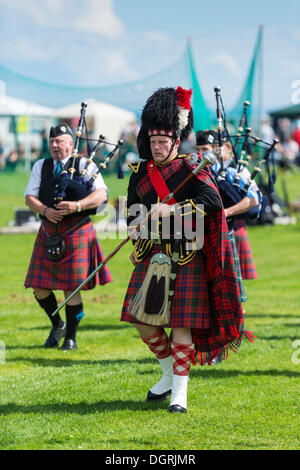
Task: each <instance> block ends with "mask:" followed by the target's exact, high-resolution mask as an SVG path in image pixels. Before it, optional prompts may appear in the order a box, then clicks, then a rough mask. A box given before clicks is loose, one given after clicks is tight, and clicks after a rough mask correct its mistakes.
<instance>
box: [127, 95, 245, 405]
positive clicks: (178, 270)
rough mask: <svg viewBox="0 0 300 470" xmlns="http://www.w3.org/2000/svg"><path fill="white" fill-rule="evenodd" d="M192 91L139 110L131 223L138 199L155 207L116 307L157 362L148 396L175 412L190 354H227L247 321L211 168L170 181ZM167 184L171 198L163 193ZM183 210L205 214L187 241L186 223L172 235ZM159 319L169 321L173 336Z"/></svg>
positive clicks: (154, 99)
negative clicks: (166, 402)
mask: <svg viewBox="0 0 300 470" xmlns="http://www.w3.org/2000/svg"><path fill="white" fill-rule="evenodd" d="M191 93H192V90H189V91H187V90H183V89H182V88H180V87H178V88H177V89H174V88H162V89H159V90H157V91H156V92H155V93H154V94H153V95H152V96H151V97H150V98H149V99H148V100H147V102H146V105H145V107H144V109H143V112H142V116H141V129H140V132H139V135H138V139H137V144H138V150H139V155H140V157H141V158H142V159H145V161H140V162H138V163H136V164H132V165H130V166H131V169H132V171H133V173H132V175H131V177H130V181H129V186H128V198H127V204H128V208H127V210H128V218H127V221H128V225H129V228H131V227H132V228H133V230H134V229H135V227H137V226H138V224H137V220H135V218H136V215H135V210H136V206H137V207H139V205H141V204H142V205H143V206H144V207H145V208H146V210H147V211H149V210H150V209H151V226H150V228H149V229H148V231H146V233H140V236H139V237H137V238H136V240H134V241H133V243H134V245H133V253H132V255H131V261H132V263H133V265H134V271H133V273H132V276H131V279H130V282H129V286H128V289H127V292H126V295H125V300H124V304H123V310H122V315H121V320H122V321H127V322H130V323H133V324H134V325H135V327H136V328H137V330H138V332H139V334H140V337H141V339H142V341H143V342H144V343H145V344H146V345H147V346H148V347H149V349H150V350H151V351H152V352H153V353H154V354H155V356H156V357H157V359H158V361H159V363H160V365H161V368H162V371H163V376H162V379H161V380H160V381H159V382H158V383H156V384H155V385H154V386H153V387H152V388H151V389H150V390H149V392H148V395H147V401H161V400H165V399H167V398H168V397H169V396H170V395H171V401H170V406H169V411H170V412H175V413H185V412H186V411H187V386H188V380H189V371H190V366H191V363H193V364H195V363H196V362H199V363H200V364H201V365H205V364H208V363H211V361H212V360H213V359H214V358H215V357H220V356H221V357H222V358H225V357H227V353H228V350H229V349H230V348H231V347H233V348H234V349H237V348H238V346H239V345H240V343H241V341H242V339H243V337H244V336H245V335H246V336H247V337H248V339H250V340H252V337H251V335H250V334H249V333H248V332H246V331H245V328H244V317H243V310H242V307H241V303H240V301H239V289H238V282H237V278H236V275H235V272H234V269H233V256H232V250H231V245H230V242H229V239H228V237H227V235H226V234H227V224H226V218H225V214H224V210H223V208H222V202H221V199H220V196H219V193H218V190H217V188H216V185H215V182H214V181H213V178H212V177H211V175H210V172H209V171H207V170H205V169H202V170H200V171H199V173H197V175H196V176H193V178H192V179H191V180H190V182H189V183H187V184H186V185H184V186H183V187H182V188H181V189H180V190H178V192H177V191H175V189H177V188H178V187H179V185H180V183H181V182H182V181H184V180H185V177H186V176H187V175H188V174H190V172H191V171H192V169H193V167H194V166H195V164H196V163H195V162H193V158H190V157H187V156H186V155H178V147H179V145H180V143H181V141H183V140H184V139H187V138H188V136H189V134H190V133H191V131H192V127H193V112H192V109H191V106H190V99H191ZM195 157H196V161H197V156H195ZM172 191H173V193H174V194H175V196H174V198H173V200H172V199H170V200H169V201H168V204H164V203H161V202H160V201H163V200H164V199H165V197H166V195H167V194H169V193H171V192H172ZM186 214H191V215H192V224H193V223H195V218H196V216H197V215H199V214H200V215H201V217H202V219H201V220H202V222H203V225H202V228H203V230H204V244H203V243H200V244H199V245H197V243H195V244H194V245H193V242H195V240H194V239H192V240H189V239H187V237H186V235H185V234H186V232H185V230H184V228H185V227H183V229H182V230H181V231H179V233H180V236H179V237H178V236H177V235H178V233H177V232H176V229H175V227H176V226H177V228H178V225H176V224H179V226H180V227H182V226H184V225H185V217H182V216H183V215H186ZM204 215H205V217H204V218H203V216H204ZM188 220H189V222H190V221H191V220H190V219H188ZM167 221H169V223H167ZM166 227H169V231H168V230H166ZM152 229H154V230H152ZM196 234H197V232H196ZM202 241H203V240H202ZM191 243H192V244H191ZM165 327H169V328H171V329H172V333H171V336H170V338H169V337H168V335H167V333H166V331H165V329H164V328H165Z"/></svg>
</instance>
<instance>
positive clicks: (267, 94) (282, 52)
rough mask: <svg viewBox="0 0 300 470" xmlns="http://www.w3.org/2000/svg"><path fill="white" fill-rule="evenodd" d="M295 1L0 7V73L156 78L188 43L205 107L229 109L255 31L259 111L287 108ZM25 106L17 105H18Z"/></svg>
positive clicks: (298, 58)
mask: <svg viewBox="0 0 300 470" xmlns="http://www.w3.org/2000/svg"><path fill="white" fill-rule="evenodd" d="M299 5H300V2H299V1H298V0H282V1H279V0H260V1H258V0H252V1H241V0H239V1H237V0H227V1H226V0H223V1H222V0H214V1H202V0H185V1H182V0H181V1H179V0H151V1H145V0H85V1H79V0H26V1H24V0H0V11H1V16H0V44H1V46H0V64H1V65H3V66H6V67H8V68H11V69H12V70H14V71H17V72H20V73H22V74H24V75H28V76H32V77H34V78H38V79H40V80H46V81H48V82H56V83H62V84H70V85H83V86H92V85H93V86H102V85H108V84H114V83H122V82H128V81H131V80H136V79H140V78H141V77H144V76H147V75H150V74H153V73H155V72H156V71H159V70H161V69H162V68H165V67H167V66H169V65H171V64H172V63H173V62H175V61H176V60H177V59H179V58H180V56H181V55H182V54H183V52H184V49H185V47H186V41H187V38H188V37H190V38H191V39H192V47H193V54H194V59H195V62H196V67H197V72H198V78H199V81H200V85H201V88H202V91H203V94H204V96H205V98H206V99H207V100H208V102H212V101H213V99H214V97H213V92H212V90H213V87H214V86H215V85H220V86H221V87H222V90H223V100H224V102H225V104H226V105H227V106H231V105H233V104H234V102H235V100H236V99H237V98H238V95H239V92H240V91H241V88H242V85H243V83H244V80H245V78H246V75H247V69H248V67H249V63H250V60H251V55H252V51H253V48H254V43H255V39H256V35H257V31H258V27H259V25H260V24H263V25H264V46H263V58H264V61H263V64H264V67H263V76H264V96H263V104H264V108H265V109H266V110H269V109H276V108H278V107H281V106H285V105H290V104H292V103H291V96H292V93H293V90H292V86H293V83H294V82H295V81H296V80H300V47H299V46H300V27H299V26H300V25H299V23H300V6H299ZM24 98H26V97H24Z"/></svg>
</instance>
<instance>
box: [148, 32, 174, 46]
mask: <svg viewBox="0 0 300 470" xmlns="http://www.w3.org/2000/svg"><path fill="white" fill-rule="evenodd" d="M145 38H146V39H147V40H148V41H151V42H154V43H156V44H163V45H164V44H167V43H168V42H169V36H167V35H166V34H164V33H161V32H157V31H147V32H146V33H145Z"/></svg>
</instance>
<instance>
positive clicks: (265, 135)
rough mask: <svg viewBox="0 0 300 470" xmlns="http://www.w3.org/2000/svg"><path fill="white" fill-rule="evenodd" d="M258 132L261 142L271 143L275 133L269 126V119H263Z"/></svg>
mask: <svg viewBox="0 0 300 470" xmlns="http://www.w3.org/2000/svg"><path fill="white" fill-rule="evenodd" d="M260 132H261V138H262V140H264V141H265V142H268V143H270V144H271V143H272V142H273V139H274V137H275V131H274V129H273V127H272V126H271V121H270V119H269V118H267V117H266V118H265V119H263V121H262V125H261V128H260Z"/></svg>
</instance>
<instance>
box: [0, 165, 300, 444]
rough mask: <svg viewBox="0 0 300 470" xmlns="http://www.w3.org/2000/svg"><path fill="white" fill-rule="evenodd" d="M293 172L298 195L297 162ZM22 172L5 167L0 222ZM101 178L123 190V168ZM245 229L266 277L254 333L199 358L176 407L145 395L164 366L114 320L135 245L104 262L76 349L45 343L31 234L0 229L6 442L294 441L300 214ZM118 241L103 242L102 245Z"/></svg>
mask: <svg viewBox="0 0 300 470" xmlns="http://www.w3.org/2000/svg"><path fill="white" fill-rule="evenodd" d="M286 179H287V181H288V189H289V193H290V197H291V198H295V197H297V196H298V195H299V194H300V189H298V188H300V185H299V183H300V176H299V174H295V175H288V176H287V177H286ZM26 180H27V176H26V175H23V174H15V175H9V176H4V175H3V174H0V199H1V211H0V226H3V225H6V224H7V222H8V221H9V220H12V219H13V208H14V207H16V206H23V205H24V203H23V196H22V195H23V192H24V187H25V185H26ZM106 181H107V184H108V186H109V187H110V188H111V197H112V198H114V197H117V195H118V194H122V195H124V194H125V192H126V185H127V182H126V180H123V181H122V182H121V184H122V186H121V187H119V186H117V185H118V184H119V182H117V181H116V180H113V178H108V179H107V180H106ZM119 188H121V189H119ZM249 236H250V240H251V245H252V248H253V252H254V257H255V261H256V266H257V271H258V276H259V277H258V279H257V280H254V281H248V282H246V283H245V285H246V291H247V294H248V302H247V304H246V309H247V313H246V327H247V329H249V330H250V331H253V332H254V334H255V335H256V340H255V342H254V344H253V345H251V344H250V343H248V342H244V343H243V344H242V346H241V348H240V350H239V353H238V354H237V355H235V354H232V355H231V356H230V357H229V359H228V360H227V361H224V362H222V363H220V364H218V365H216V366H211V367H200V366H196V367H192V369H191V374H190V376H191V380H190V384H189V397H188V413H187V414H186V415H175V416H174V415H173V414H170V413H168V411H167V407H168V404H167V403H166V402H165V403H160V404H148V403H146V401H145V397H146V394H147V391H148V389H149V387H151V386H152V385H153V383H155V382H156V381H157V380H158V379H159V377H160V370H159V366H158V364H157V362H156V361H155V359H154V358H153V356H152V355H151V353H150V352H149V351H148V349H147V348H146V346H145V345H144V344H143V343H142V342H141V341H140V340H139V338H138V335H137V333H136V332H135V330H134V329H133V328H132V327H131V326H129V325H127V324H123V323H121V322H120V321H119V319H120V310H121V306H122V301H123V296H124V293H125V290H126V287H127V283H128V280H129V277H130V273H131V267H130V263H129V259H128V257H129V254H130V245H129V244H127V245H125V247H124V248H123V249H122V250H121V251H120V252H119V253H118V254H117V255H116V256H115V257H114V258H113V259H112V260H111V262H110V263H109V267H110V270H111V272H112V276H113V279H114V282H113V284H110V285H107V286H104V287H98V288H96V289H94V290H92V291H90V292H86V293H84V294H83V298H84V305H85V314H86V316H85V318H84V319H83V320H82V322H81V324H80V327H79V332H78V344H79V349H78V350H76V351H71V352H65V353H64V352H61V351H60V350H58V349H54V350H45V349H44V348H43V347H42V344H43V342H44V341H45V339H46V337H47V335H48V332H49V321H48V319H47V318H46V316H45V314H43V313H42V311H41V310H40V309H39V307H38V306H37V304H36V302H35V301H34V299H33V295H32V292H31V290H26V289H24V287H23V282H24V277H25V274H26V271H27V267H28V262H29V258H30V255H31V250H32V246H33V243H34V239H35V236H34V235H33V234H26V235H0V243H1V271H0V281H1V291H0V299H1V301H0V305H1V307H0V341H1V343H0V354H1V345H2V355H1V356H0V430H1V431H0V449H53V450H54V449H73V450H78V449H83V450H86V449H104V450H122V449H126V450H144V449H145V450H155V449H157V450H195V449H198V450H201V449H234V450H238V449H243V450H247V449H249V450H258V449H269V450H275V449H285V450H287V449H294V450H295V449H298V450H299V448H300V442H299V421H300V420H299V416H300V414H299V411H300V409H299V384H300V333H299V326H300V318H299V317H300V315H299V310H300V307H299V306H300V286H299V283H300V281H299V280H300V262H299V261H300V243H299V240H300V224H299V223H298V224H296V225H290V226H272V227H251V228H249ZM118 243H119V240H113V239H109V238H106V239H105V240H103V242H101V244H102V247H103V250H104V252H105V254H106V255H107V254H108V253H110V252H111V251H112V249H113V248H114V247H115V246H116V245H117V244H118ZM58 299H59V301H61V300H62V296H61V294H60V293H59V294H58ZM63 315H64V314H63ZM4 353H5V354H4Z"/></svg>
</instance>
